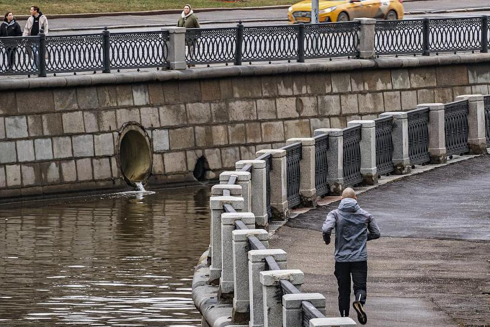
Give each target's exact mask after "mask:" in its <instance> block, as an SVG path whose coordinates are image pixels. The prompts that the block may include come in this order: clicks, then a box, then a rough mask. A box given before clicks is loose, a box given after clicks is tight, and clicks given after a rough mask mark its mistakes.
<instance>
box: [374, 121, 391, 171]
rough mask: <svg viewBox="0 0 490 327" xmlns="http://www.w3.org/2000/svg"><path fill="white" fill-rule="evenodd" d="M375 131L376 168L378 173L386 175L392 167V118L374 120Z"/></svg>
mask: <svg viewBox="0 0 490 327" xmlns="http://www.w3.org/2000/svg"><path fill="white" fill-rule="evenodd" d="M374 123H375V131H376V132H375V133H376V170H377V173H378V175H386V174H389V173H391V172H392V171H393V170H394V167H393V139H392V132H393V118H392V117H383V118H378V119H375V120H374Z"/></svg>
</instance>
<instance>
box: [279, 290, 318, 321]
mask: <svg viewBox="0 0 490 327" xmlns="http://www.w3.org/2000/svg"><path fill="white" fill-rule="evenodd" d="M303 301H308V302H310V303H311V304H312V305H313V306H314V307H315V308H317V309H318V311H320V312H321V313H323V314H324V315H325V314H326V312H325V305H326V300H325V297H324V296H323V295H322V294H320V293H301V294H284V295H283V296H282V317H283V318H282V320H283V326H284V327H297V326H303V305H302V304H303Z"/></svg>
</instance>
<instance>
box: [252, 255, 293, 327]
mask: <svg viewBox="0 0 490 327" xmlns="http://www.w3.org/2000/svg"><path fill="white" fill-rule="evenodd" d="M267 257H273V258H274V260H275V261H276V262H277V264H278V266H279V268H281V269H286V268H287V259H286V258H287V254H286V252H285V251H284V250H281V249H270V250H251V251H249V252H248V276H249V285H250V289H249V294H250V326H263V325H264V296H263V294H264V290H263V288H262V284H261V283H260V273H261V272H262V271H265V270H266V268H267V263H266V261H265V258H267Z"/></svg>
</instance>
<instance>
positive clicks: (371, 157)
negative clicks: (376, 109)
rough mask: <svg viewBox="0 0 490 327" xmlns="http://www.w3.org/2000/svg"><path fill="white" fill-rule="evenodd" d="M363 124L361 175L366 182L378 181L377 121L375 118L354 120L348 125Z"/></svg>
mask: <svg viewBox="0 0 490 327" xmlns="http://www.w3.org/2000/svg"><path fill="white" fill-rule="evenodd" d="M354 125H361V126H362V127H361V142H360V147H361V175H362V178H363V181H364V183H366V184H368V185H374V184H377V183H378V170H377V167H376V123H375V122H374V120H352V121H350V122H348V123H347V127H350V126H354Z"/></svg>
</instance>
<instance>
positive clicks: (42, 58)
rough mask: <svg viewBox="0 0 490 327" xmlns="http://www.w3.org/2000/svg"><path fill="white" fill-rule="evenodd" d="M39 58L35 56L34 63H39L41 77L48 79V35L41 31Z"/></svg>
mask: <svg viewBox="0 0 490 327" xmlns="http://www.w3.org/2000/svg"><path fill="white" fill-rule="evenodd" d="M37 56H38V57H37V58H35V56H34V61H36V60H37V61H38V63H39V65H38V69H39V75H38V76H39V77H46V34H44V31H43V30H41V32H40V33H39V51H38V52H37Z"/></svg>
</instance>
